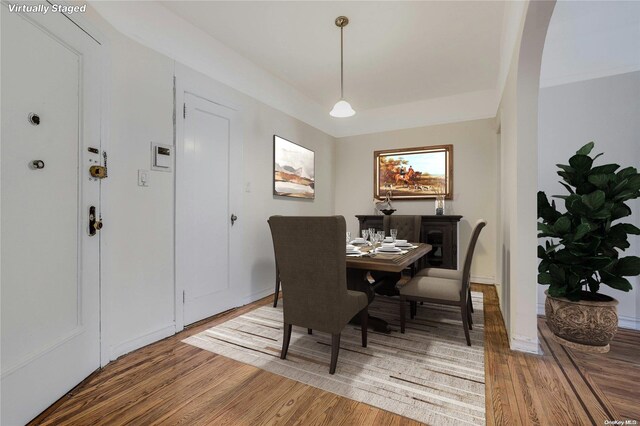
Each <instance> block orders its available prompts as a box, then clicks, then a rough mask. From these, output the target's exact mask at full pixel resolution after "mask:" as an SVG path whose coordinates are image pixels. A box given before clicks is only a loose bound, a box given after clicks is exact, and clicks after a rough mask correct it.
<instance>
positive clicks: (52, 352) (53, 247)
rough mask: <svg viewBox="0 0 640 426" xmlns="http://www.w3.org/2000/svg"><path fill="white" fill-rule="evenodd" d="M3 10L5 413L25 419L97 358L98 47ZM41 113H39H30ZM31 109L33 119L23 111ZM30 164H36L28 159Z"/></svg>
mask: <svg viewBox="0 0 640 426" xmlns="http://www.w3.org/2000/svg"><path fill="white" fill-rule="evenodd" d="M0 7H2V8H3V9H2V18H1V19H2V58H1V59H2V80H1V81H2V83H1V84H2V88H1V91H2V99H1V101H2V149H1V157H2V159H1V167H2V169H1V170H2V171H1V177H2V188H1V189H2V197H1V198H2V199H1V202H2V218H1V227H2V229H1V230H2V237H1V238H2V241H1V244H2V249H1V270H2V272H1V291H2V301H1V310H2V314H1V316H2V318H1V321H2V326H1V327H2V338H1V346H2V350H1V364H2V373H1V375H2V376H1V377H2V384H1V386H2V389H1V392H2V407H1V409H2V420H1V423H2V424H3V425H7V426H12V425H19V424H24V423H26V422H28V421H29V420H31V419H32V418H33V417H35V416H36V415H38V414H39V413H40V412H41V411H43V410H44V409H45V408H47V407H48V406H49V405H51V404H52V403H53V402H55V401H56V400H57V399H58V398H60V397H61V396H63V395H64V394H65V393H66V392H67V391H69V390H70V389H71V388H73V387H74V386H75V385H76V384H78V383H79V382H81V381H82V380H83V379H84V378H85V377H87V376H88V375H89V374H90V373H91V372H92V371H94V370H95V369H97V368H98V367H99V366H100V328H99V327H100V322H99V315H100V304H99V303H100V297H99V290H100V287H99V286H100V282H99V236H94V237H89V236H88V233H87V225H88V206H90V205H93V206H95V207H96V209H97V212H98V214H99V209H100V204H99V202H100V183H99V182H98V181H95V180H91V179H89V174H88V169H89V164H95V163H94V162H99V161H100V160H101V156H100V154H99V153H98V154H94V153H91V152H89V151H88V147H93V148H97V149H98V150H99V149H100V122H99V119H100V101H99V96H100V84H99V81H98V79H97V78H96V76H98V73H97V72H96V71H97V67H98V66H99V64H98V63H97V62H96V61H97V60H98V59H99V56H98V55H99V54H100V53H99V45H98V43H97V42H96V41H95V40H93V39H92V38H90V37H89V36H88V35H87V34H85V33H84V32H83V31H81V30H80V29H79V28H78V27H77V26H75V25H74V24H73V23H72V22H70V21H69V20H68V19H67V18H65V17H64V16H63V15H62V14H60V13H48V14H46V15H42V14H36V13H34V14H29V15H28V16H26V15H21V14H18V13H10V12H8V8H7V6H6V5H5V4H4V3H3V4H2V5H0ZM36 116H37V118H35V117H36ZM30 117H31V119H30ZM34 161H41V162H40V163H36V164H35V165H34V163H33V162H34Z"/></svg>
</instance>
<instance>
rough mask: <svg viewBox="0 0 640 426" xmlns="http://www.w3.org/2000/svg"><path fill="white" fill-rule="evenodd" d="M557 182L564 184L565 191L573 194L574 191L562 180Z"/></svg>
mask: <svg viewBox="0 0 640 426" xmlns="http://www.w3.org/2000/svg"><path fill="white" fill-rule="evenodd" d="M558 183H559V184H560V185H562V186H564V187H565V188H566V189H567V191H569V194H575V191H574V190H573V188H571V187H570V186H569V185H567V184H566V183H564V182H558Z"/></svg>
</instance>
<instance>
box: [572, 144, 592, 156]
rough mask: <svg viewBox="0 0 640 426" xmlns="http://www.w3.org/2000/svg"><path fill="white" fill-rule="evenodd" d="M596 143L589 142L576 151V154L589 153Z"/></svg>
mask: <svg viewBox="0 0 640 426" xmlns="http://www.w3.org/2000/svg"><path fill="white" fill-rule="evenodd" d="M594 145H595V143H594V142H593V141H591V142H589V143H588V144H586V145H584V146H583V147H582V148H580V149H579V150H577V151H576V154H580V155H589V153H590V152H591V150H592V149H593V147H594Z"/></svg>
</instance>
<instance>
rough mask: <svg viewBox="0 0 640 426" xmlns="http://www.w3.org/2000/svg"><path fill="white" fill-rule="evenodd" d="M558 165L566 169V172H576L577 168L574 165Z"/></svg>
mask: <svg viewBox="0 0 640 426" xmlns="http://www.w3.org/2000/svg"><path fill="white" fill-rule="evenodd" d="M556 166H557V167H558V168H559V169H562V170H564V171H565V172H567V173H575V172H576V170H575V169H574V168H573V167H571V166H568V165H566V164H556Z"/></svg>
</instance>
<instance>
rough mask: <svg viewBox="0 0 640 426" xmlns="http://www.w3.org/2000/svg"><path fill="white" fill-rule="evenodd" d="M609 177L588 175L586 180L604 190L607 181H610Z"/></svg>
mask: <svg viewBox="0 0 640 426" xmlns="http://www.w3.org/2000/svg"><path fill="white" fill-rule="evenodd" d="M609 176H610V175H604V174H599V175H590V176H589V177H588V178H587V180H588V181H589V182H590V183H592V184H593V185H595V186H596V187H597V188H599V189H604V188H606V187H607V185H608V184H609V180H610V178H609Z"/></svg>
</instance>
